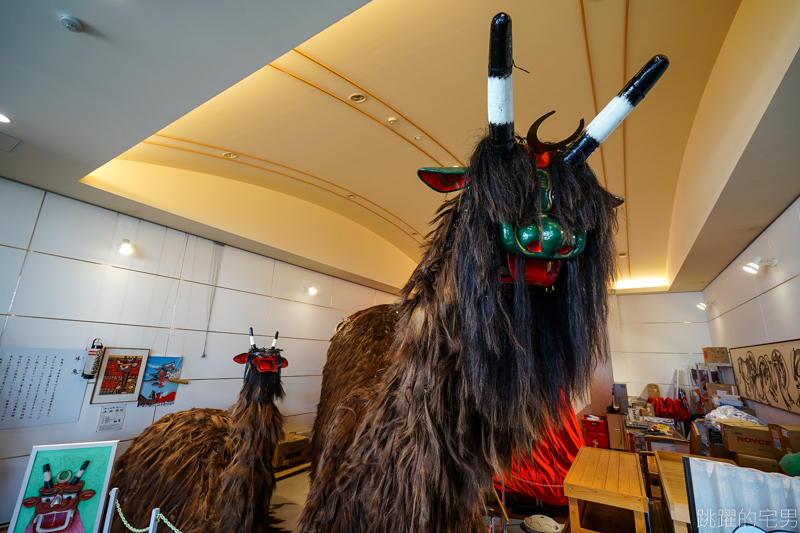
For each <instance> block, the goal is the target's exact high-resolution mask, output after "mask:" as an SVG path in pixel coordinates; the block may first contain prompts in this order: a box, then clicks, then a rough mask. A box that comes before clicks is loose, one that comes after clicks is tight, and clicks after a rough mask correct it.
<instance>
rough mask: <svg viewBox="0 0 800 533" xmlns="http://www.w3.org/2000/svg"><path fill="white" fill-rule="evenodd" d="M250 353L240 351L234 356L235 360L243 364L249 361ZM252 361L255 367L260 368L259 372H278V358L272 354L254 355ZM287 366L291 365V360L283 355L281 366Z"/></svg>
mask: <svg viewBox="0 0 800 533" xmlns="http://www.w3.org/2000/svg"><path fill="white" fill-rule="evenodd" d="M249 355H250V354H249V353H247V352H245V353H240V354H239V355H237V356H236V357H234V358H233V360H234V361H236V362H237V363H239V364H240V365H243V364H245V363H247V358H248V356H249ZM251 363H252V364H253V367H254V368H255V369H256V370H258V371H259V372H277V371H278V358H277V357H274V356H270V355H264V356H259V355H257V356H255V357H253V359H252V361H251ZM287 366H289V361H287V360H286V359H284V358H283V357H281V366H280V368H286V367H287Z"/></svg>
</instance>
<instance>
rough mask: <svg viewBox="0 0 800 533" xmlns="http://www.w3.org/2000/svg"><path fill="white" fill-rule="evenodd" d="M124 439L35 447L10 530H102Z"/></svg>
mask: <svg viewBox="0 0 800 533" xmlns="http://www.w3.org/2000/svg"><path fill="white" fill-rule="evenodd" d="M118 442H119V441H105V442H84V443H80V444H56V445H51V446H34V447H33V450H32V451H31V457H30V459H29V460H28V466H27V467H26V469H25V478H24V480H23V482H22V487H21V489H20V492H19V497H18V498H17V503H16V505H15V506H14V514H13V515H12V517H11V522H10V523H9V525H8V532H9V533H56V532H63V533H84V532H85V533H97V532H98V531H99V530H100V523H101V515H102V513H103V504H104V503H105V500H106V493H107V492H108V481H109V479H110V478H111V467H112V465H113V463H114V455H115V454H116V452H117V443H118Z"/></svg>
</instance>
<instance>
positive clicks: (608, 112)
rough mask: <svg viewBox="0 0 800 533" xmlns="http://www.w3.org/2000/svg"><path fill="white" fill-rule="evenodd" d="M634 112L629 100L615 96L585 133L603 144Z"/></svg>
mask: <svg viewBox="0 0 800 533" xmlns="http://www.w3.org/2000/svg"><path fill="white" fill-rule="evenodd" d="M631 111H633V105H631V103H630V102H629V101H628V99H627V98H624V97H621V96H615V97H614V98H613V99H612V100H611V101H610V102H609V103H608V105H606V107H604V108H603V110H602V111H600V113H598V115H597V116H596V117H594V120H592V122H591V123H590V124H589V125H588V126H587V127H586V131H585V133H586V134H587V135H589V136H591V137H592V138H593V139H594V140H596V141H597V142H598V143H600V144H602V143H603V141H605V140H606V139H607V138H608V136H609V135H611V132H613V131H614V129H616V127H617V126H619V125H620V123H621V122H622V121H623V120H625V117H627V116H628V114H629V113H630V112H631Z"/></svg>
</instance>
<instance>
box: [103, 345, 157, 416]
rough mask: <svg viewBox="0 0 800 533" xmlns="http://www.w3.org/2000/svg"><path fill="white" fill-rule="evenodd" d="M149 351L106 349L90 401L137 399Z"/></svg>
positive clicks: (143, 349) (110, 401)
mask: <svg viewBox="0 0 800 533" xmlns="http://www.w3.org/2000/svg"><path fill="white" fill-rule="evenodd" d="M149 356H150V350H148V349H145V348H106V349H104V350H103V362H102V363H101V365H100V370H99V371H98V372H97V379H96V380H95V384H94V391H93V392H92V401H91V403H117V402H135V401H136V400H138V398H139V391H140V390H141V389H142V382H143V380H144V378H145V377H146V376H145V373H146V369H147V358H148V357H149Z"/></svg>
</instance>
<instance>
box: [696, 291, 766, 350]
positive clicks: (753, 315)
mask: <svg viewBox="0 0 800 533" xmlns="http://www.w3.org/2000/svg"><path fill="white" fill-rule="evenodd" d="M710 323H714V326H713V327H714V328H716V330H717V338H718V339H719V340H720V343H718V345H720V346H727V347H728V348H735V347H738V346H749V345H751V344H762V343H765V342H768V341H767V330H766V328H765V327H764V318H763V316H762V314H761V304H760V303H759V301H758V300H757V299H756V300H750V301H749V302H747V303H746V304H744V305H740V306H739V307H737V308H735V309H733V310H731V311H728V312H727V313H725V314H724V315H721V316H719V317H718V318H715V319H714V320H712V321H710Z"/></svg>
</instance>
